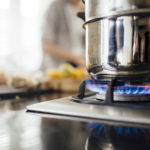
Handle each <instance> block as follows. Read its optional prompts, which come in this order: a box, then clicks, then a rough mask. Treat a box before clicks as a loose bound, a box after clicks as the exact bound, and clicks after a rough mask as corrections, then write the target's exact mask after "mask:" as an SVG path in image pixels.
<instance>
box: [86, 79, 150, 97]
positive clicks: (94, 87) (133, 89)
mask: <svg viewBox="0 0 150 150" xmlns="http://www.w3.org/2000/svg"><path fill="white" fill-rule="evenodd" d="M86 87H87V88H88V90H90V91H92V92H97V93H105V92H106V89H107V85H106V84H105V85H104V84H101V83H100V82H95V81H90V80H87V81H86ZM114 92H115V93H118V94H126V95H137V94H138V95H148V94H150V84H144V85H130V84H128V83H125V84H124V85H120V86H116V87H115V88H114Z"/></svg>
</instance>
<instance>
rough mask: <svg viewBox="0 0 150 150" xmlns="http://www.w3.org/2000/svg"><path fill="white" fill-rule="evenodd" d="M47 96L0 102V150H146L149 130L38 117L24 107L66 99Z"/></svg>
mask: <svg viewBox="0 0 150 150" xmlns="http://www.w3.org/2000/svg"><path fill="white" fill-rule="evenodd" d="M70 95H72V93H70V94H69V93H68V94H63V93H55V94H47V95H42V96H37V97H32V98H20V99H17V100H13V99H10V100H6V101H5V100H4V99H3V100H2V101H1V102H0V127H1V128H0V150H101V149H102V150H130V149H131V150H133V149H136V150H150V129H149V128H135V127H130V126H122V125H121V126H120V125H119V124H118V125H113V123H112V124H103V123H94V122H83V121H71V120H63V119H56V118H46V117H45V118H42V117H40V116H38V115H37V116H36V115H32V114H30V113H26V111H25V108H26V106H28V105H31V104H34V103H37V102H41V101H47V100H52V99H55V98H59V97H66V96H70Z"/></svg>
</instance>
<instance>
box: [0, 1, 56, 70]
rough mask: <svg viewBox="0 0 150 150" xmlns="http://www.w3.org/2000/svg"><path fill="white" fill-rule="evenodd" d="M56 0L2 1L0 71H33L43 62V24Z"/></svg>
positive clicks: (0, 5) (0, 14)
mask: <svg viewBox="0 0 150 150" xmlns="http://www.w3.org/2000/svg"><path fill="white" fill-rule="evenodd" d="M52 1H53V0H0V71H1V70H5V72H8V73H13V72H22V73H23V72H32V71H36V70H38V69H39V67H40V65H41V61H42V50H41V23H42V20H43V16H44V13H45V11H46V9H47V7H48V6H49V5H50V3H51V2H52Z"/></svg>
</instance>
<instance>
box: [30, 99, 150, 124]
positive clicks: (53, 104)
mask: <svg viewBox="0 0 150 150" xmlns="http://www.w3.org/2000/svg"><path fill="white" fill-rule="evenodd" d="M27 112H30V113H34V114H39V115H40V116H43V115H46V116H57V117H58V116H60V118H61V117H62V118H67V117H69V118H70V119H73V118H75V119H76V120H78V119H79V120H80V121H81V120H86V121H110V122H112V121H113V122H118V123H119V124H120V123H125V124H130V125H131V124H133V126H134V125H150V109H135V108H123V107H114V106H113V107H112V106H101V105H98V106H97V105H91V104H80V103H76V102H73V101H70V97H67V98H61V99H56V100H51V101H46V102H42V103H37V104H33V105H31V106H28V107H27Z"/></svg>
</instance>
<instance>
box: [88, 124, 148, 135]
mask: <svg viewBox="0 0 150 150" xmlns="http://www.w3.org/2000/svg"><path fill="white" fill-rule="evenodd" d="M86 127H87V130H90V131H92V132H94V135H95V136H98V135H101V134H103V132H104V131H105V125H103V124H98V123H87V125H86ZM113 130H114V131H115V132H116V134H117V135H145V134H149V133H150V130H147V129H140V128H134V127H123V126H113Z"/></svg>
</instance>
